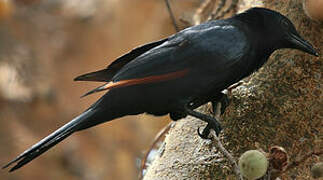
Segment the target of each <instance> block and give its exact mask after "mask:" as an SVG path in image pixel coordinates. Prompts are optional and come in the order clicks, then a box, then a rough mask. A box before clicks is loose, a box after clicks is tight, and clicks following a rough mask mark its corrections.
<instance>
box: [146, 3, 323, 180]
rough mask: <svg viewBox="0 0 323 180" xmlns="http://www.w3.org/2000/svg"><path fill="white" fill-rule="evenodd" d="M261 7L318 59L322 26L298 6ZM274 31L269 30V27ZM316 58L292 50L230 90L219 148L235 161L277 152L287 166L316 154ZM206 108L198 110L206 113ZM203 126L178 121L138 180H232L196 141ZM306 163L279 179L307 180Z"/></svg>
mask: <svg viewBox="0 0 323 180" xmlns="http://www.w3.org/2000/svg"><path fill="white" fill-rule="evenodd" d="M263 2H264V6H265V7H267V8H270V9H274V10H277V11H279V12H281V13H282V14H284V15H286V16H287V17H289V18H290V19H291V21H292V22H293V23H294V24H295V26H296V29H297V30H298V31H299V33H300V34H301V35H302V36H303V37H304V38H305V39H307V40H308V41H309V42H311V43H312V44H313V45H314V47H315V48H316V49H317V50H318V52H319V53H320V54H323V51H322V50H321V47H322V45H323V36H322V35H323V34H322V28H323V27H322V24H319V23H315V22H313V21H311V20H310V19H309V18H308V17H306V15H305V14H304V11H303V9H302V2H301V1H294V0H284V1H270V0H266V1H263ZM273 28H275V27H273ZM322 60H323V59H322V57H319V58H317V57H313V56H310V55H308V54H305V53H303V52H300V51H296V50H279V51H276V52H275V53H274V54H273V55H272V56H271V57H270V59H269V61H268V62H267V63H266V64H265V66H264V67H263V68H261V69H260V70H259V71H258V72H256V73H254V74H253V75H252V76H251V77H250V78H248V81H247V82H246V83H244V84H243V85H241V86H239V87H237V88H236V89H234V90H233V92H232V95H231V96H230V99H231V104H230V106H229V107H228V108H227V110H226V112H225V114H224V116H223V117H222V124H223V127H224V128H225V129H224V131H223V132H222V135H221V138H222V139H223V144H224V146H225V147H226V148H227V149H228V150H229V151H230V152H231V153H232V155H234V156H235V157H236V158H238V157H239V156H240V154H242V153H243V152H244V151H246V150H250V149H257V148H262V149H264V150H265V151H268V149H269V148H270V147H271V146H274V145H278V146H282V147H284V148H285V149H286V151H287V152H288V154H289V156H290V159H291V161H293V160H295V158H297V157H299V156H302V155H303V154H306V153H307V152H310V151H312V150H313V149H322V127H323V124H322V119H323V102H322V100H323V98H322V72H323V66H322ZM206 109H207V107H202V108H201V110H202V111H204V112H206V111H207V110H206ZM200 126H204V123H202V122H201V121H200V120H197V119H195V118H192V117H188V118H186V119H183V120H180V121H178V122H177V123H176V125H175V126H174V127H173V128H172V129H171V130H170V132H169V134H168V135H167V137H166V139H165V146H164V148H165V149H164V151H163V153H162V155H161V156H160V157H158V158H156V160H155V161H154V162H153V163H152V165H151V166H150V167H149V169H148V171H147V173H146V175H145V177H144V179H209V178H211V179H234V177H235V176H234V174H233V170H232V167H231V165H230V163H228V161H227V159H225V158H223V155H222V154H221V153H220V152H219V151H217V150H216V148H215V147H214V146H213V145H212V143H211V142H210V141H207V140H202V139H201V138H200V137H199V136H197V128H198V127H200ZM320 158H322V157H316V159H310V160H307V161H306V162H305V163H303V164H301V165H300V166H298V167H297V168H294V169H291V170H289V171H288V172H287V173H285V174H283V175H282V176H283V177H284V178H287V179H309V178H310V171H309V168H310V164H311V163H312V162H313V161H318V160H319V159H320Z"/></svg>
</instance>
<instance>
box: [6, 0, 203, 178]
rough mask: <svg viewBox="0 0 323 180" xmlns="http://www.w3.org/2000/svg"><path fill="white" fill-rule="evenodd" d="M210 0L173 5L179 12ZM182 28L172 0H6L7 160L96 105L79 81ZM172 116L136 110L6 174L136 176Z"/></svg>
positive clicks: (186, 12) (180, 0)
mask: <svg viewBox="0 0 323 180" xmlns="http://www.w3.org/2000/svg"><path fill="white" fill-rule="evenodd" d="M200 2H201V0H177V1H174V0H173V1H171V3H172V5H173V9H174V11H175V15H176V17H185V16H190V15H191V13H192V12H193V11H194V9H195V7H196V6H198V5H199V3H200ZM172 33H174V28H173V27H172V24H171V21H170V18H169V14H168V12H167V9H166V6H165V3H164V1H163V0H15V1H14V0H0V164H1V165H4V164H5V163H6V162H8V161H9V160H11V159H12V158H14V157H15V156H16V155H18V154H20V153H22V152H23V151H24V150H25V149H26V148H28V147H30V146H31V145H32V144H34V143H36V142H37V141H38V140H40V139H41V138H43V137H45V136H47V135H48V134H49V133H51V132H52V131H54V130H56V129H57V128H58V127H60V126H62V125H63V124H65V123H66V122H68V121H69V120H71V119H72V118H73V117H75V116H77V115H78V114H79V113H81V112H82V111H83V110H85V109H86V108H87V107H88V106H89V105H91V104H92V103H94V102H95V101H96V100H97V99H98V97H99V96H101V95H102V93H101V94H99V93H98V94H95V95H92V96H89V97H86V98H82V99H80V96H81V95H82V94H83V93H85V92H87V91H88V90H90V89H91V88H94V87H96V86H99V85H100V83H93V82H92V83H91V82H89V83H86V82H73V78H74V77H76V76H77V75H80V74H82V73H86V72H90V71H94V70H98V69H102V68H104V67H106V66H107V65H108V64H109V63H110V62H111V61H112V60H114V59H115V58H117V57H118V56H120V55H122V54H123V53H126V52H127V51H129V50H131V49H132V48H134V47H135V46H138V45H141V44H144V43H147V42H150V41H154V40H158V39H160V38H163V37H165V36H168V35H170V34H172ZM168 121H169V120H168V117H161V118H156V117H152V116H147V115H139V116H129V117H125V118H122V120H116V121H112V122H110V123H106V124H103V125H100V126H98V127H95V128H92V129H89V130H86V131H83V132H80V133H76V134H74V135H73V136H71V137H70V138H68V139H67V140H65V141H64V142H63V143H61V144H59V145H57V146H56V147H55V148H53V149H52V150H50V151H49V152H47V153H45V154H44V155H42V156H40V157H39V158H37V159H36V160H35V161H33V162H32V163H30V164H28V165H27V166H25V167H24V168H22V169H20V170H18V171H16V172H14V173H10V174H9V173H7V172H6V170H1V171H0V179H10V180H20V179H27V180H28V179H36V178H37V179H136V178H137V177H138V164H140V159H141V158H142V157H143V155H144V153H145V151H146V150H147V149H148V148H149V146H150V144H151V142H152V141H153V139H154V137H155V135H156V134H157V132H158V131H159V130H160V129H161V128H162V127H163V126H164V125H165V124H167V123H168Z"/></svg>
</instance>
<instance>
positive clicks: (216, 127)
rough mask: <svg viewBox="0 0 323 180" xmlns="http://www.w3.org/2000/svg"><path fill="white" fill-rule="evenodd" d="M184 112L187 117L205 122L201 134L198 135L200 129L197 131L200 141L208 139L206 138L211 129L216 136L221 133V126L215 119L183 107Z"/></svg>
mask: <svg viewBox="0 0 323 180" xmlns="http://www.w3.org/2000/svg"><path fill="white" fill-rule="evenodd" d="M185 111H186V113H187V114H188V115H190V116H193V117H196V118H199V119H201V120H202V121H205V122H207V126H206V127H205V128H204V129H203V131H202V133H200V129H198V134H199V136H200V137H201V138H202V139H209V137H208V136H209V134H210V130H211V129H213V130H214V131H215V132H216V134H217V135H219V133H220V132H221V130H222V128H221V124H220V123H219V121H218V120H217V119H216V118H214V117H211V116H208V115H206V114H203V113H200V112H197V111H194V110H192V109H190V108H188V107H185Z"/></svg>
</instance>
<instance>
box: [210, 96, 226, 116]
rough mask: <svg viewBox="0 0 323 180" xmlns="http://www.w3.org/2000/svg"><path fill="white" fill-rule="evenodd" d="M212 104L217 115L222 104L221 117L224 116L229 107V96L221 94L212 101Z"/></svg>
mask: <svg viewBox="0 0 323 180" xmlns="http://www.w3.org/2000/svg"><path fill="white" fill-rule="evenodd" d="M211 103H212V111H213V113H216V109H217V106H218V105H219V103H220V104H221V108H220V115H222V114H223V113H224V112H225V109H226V108H227V107H228V106H229V104H230V100H229V97H228V95H226V94H224V93H221V94H220V95H219V96H217V97H216V98H214V99H213V100H211Z"/></svg>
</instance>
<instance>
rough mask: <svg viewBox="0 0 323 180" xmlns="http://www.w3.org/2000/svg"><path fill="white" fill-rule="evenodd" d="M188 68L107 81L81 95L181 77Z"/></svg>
mask: <svg viewBox="0 0 323 180" xmlns="http://www.w3.org/2000/svg"><path fill="white" fill-rule="evenodd" d="M188 71H189V70H188V69H184V70H181V71H175V72H171V73H167V74H162V75H155V76H148V77H143V78H137V79H129V80H122V81H118V82H109V83H107V84H105V85H102V86H100V87H98V88H95V89H93V90H92V91H89V92H87V93H86V94H84V95H83V96H81V97H85V96H88V95H90V94H93V93H96V92H100V91H104V90H108V89H112V88H120V87H126V86H132V85H137V84H147V83H154V82H160V81H167V80H171V79H176V78H180V77H183V76H184V75H185V74H187V73H188Z"/></svg>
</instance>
